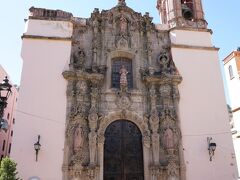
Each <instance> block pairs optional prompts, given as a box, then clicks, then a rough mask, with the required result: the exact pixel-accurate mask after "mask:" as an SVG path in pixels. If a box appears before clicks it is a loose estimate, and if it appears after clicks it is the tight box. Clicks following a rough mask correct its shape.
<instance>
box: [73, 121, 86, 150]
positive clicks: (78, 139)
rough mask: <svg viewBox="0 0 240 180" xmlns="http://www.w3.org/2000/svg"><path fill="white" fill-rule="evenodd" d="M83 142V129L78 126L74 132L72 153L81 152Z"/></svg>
mask: <svg viewBox="0 0 240 180" xmlns="http://www.w3.org/2000/svg"><path fill="white" fill-rule="evenodd" d="M83 141H84V133H83V128H82V127H81V126H80V125H78V127H77V128H76V130H75V132H74V144H73V151H74V153H77V152H79V151H81V149H82V147H83Z"/></svg>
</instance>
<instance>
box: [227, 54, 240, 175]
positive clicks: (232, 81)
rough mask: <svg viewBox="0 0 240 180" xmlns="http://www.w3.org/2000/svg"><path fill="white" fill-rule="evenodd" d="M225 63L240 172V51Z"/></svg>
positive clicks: (229, 56) (230, 56)
mask: <svg viewBox="0 0 240 180" xmlns="http://www.w3.org/2000/svg"><path fill="white" fill-rule="evenodd" d="M223 62H224V71H225V76H226V82H227V88H228V92H229V99H230V107H231V111H232V122H231V127H232V133H233V142H234V148H235V152H236V159H237V164H238V172H240V93H239V90H240V49H239V50H236V51H233V52H231V53H230V54H229V55H228V56H227V57H226V58H225V59H224V61H223Z"/></svg>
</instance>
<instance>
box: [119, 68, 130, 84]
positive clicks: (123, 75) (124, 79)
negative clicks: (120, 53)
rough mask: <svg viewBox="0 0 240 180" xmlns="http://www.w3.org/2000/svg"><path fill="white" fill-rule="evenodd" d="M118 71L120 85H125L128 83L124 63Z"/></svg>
mask: <svg viewBox="0 0 240 180" xmlns="http://www.w3.org/2000/svg"><path fill="white" fill-rule="evenodd" d="M119 73H120V87H127V85H128V82H127V74H128V71H127V69H126V68H125V67H124V65H122V67H121V68H120V71H119Z"/></svg>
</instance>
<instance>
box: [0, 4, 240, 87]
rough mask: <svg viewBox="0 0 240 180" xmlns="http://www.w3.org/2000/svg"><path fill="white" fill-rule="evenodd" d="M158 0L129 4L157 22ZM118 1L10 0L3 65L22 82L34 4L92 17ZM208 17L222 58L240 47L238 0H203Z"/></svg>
mask: <svg viewBox="0 0 240 180" xmlns="http://www.w3.org/2000/svg"><path fill="white" fill-rule="evenodd" d="M156 1H157V0H126V2H127V4H128V6H130V7H131V8H133V9H134V10H135V11H138V12H142V13H145V12H150V15H151V16H152V17H154V20H153V21H154V22H155V23H158V22H159V17H158V12H157V10H156V8H155V7H156ZM116 3H117V0H89V1H86V0H68V1H66V0H48V1H47V0H25V1H19V0H7V1H2V2H1V7H0V17H1V26H0V64H1V65H2V66H3V67H4V68H5V70H6V71H7V72H8V74H9V75H10V79H11V81H12V82H13V83H15V84H18V85H19V84H20V76H21V69H22V59H21V43H22V42H21V35H22V33H23V32H24V28H25V23H24V19H25V18H27V16H28V9H29V8H30V7H31V6H34V7H42V8H49V9H61V10H65V11H68V12H72V13H73V15H74V16H77V17H89V16H90V13H91V12H92V11H93V9H94V8H95V7H98V8H99V9H100V10H101V9H109V8H111V7H113V6H115V5H116ZM203 6H204V11H205V18H206V20H207V21H208V23H209V28H210V29H212V30H213V43H214V45H215V46H216V47H220V51H219V57H220V60H222V59H223V58H224V57H225V56H227V55H228V54H229V53H230V52H231V51H232V50H235V49H236V48H237V47H238V46H240V35H239V29H240V23H239V13H238V11H239V7H240V1H239V0H229V1H223V0H203Z"/></svg>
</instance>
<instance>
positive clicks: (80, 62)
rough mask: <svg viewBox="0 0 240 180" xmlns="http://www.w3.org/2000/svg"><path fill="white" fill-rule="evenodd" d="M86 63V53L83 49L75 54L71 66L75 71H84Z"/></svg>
mask: <svg viewBox="0 0 240 180" xmlns="http://www.w3.org/2000/svg"><path fill="white" fill-rule="evenodd" d="M84 63H85V53H84V51H83V50H82V49H80V48H79V49H78V50H76V51H75V52H74V54H73V57H72V59H71V65H72V66H73V68H74V69H77V70H83V69H84Z"/></svg>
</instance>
